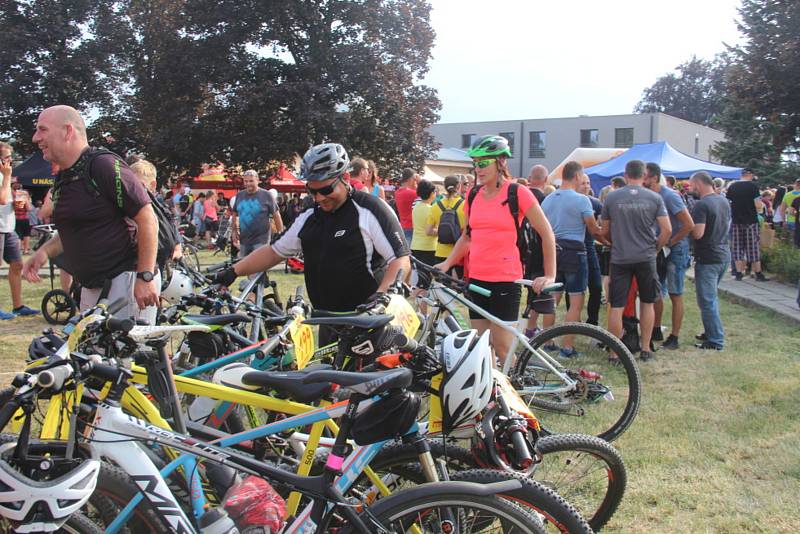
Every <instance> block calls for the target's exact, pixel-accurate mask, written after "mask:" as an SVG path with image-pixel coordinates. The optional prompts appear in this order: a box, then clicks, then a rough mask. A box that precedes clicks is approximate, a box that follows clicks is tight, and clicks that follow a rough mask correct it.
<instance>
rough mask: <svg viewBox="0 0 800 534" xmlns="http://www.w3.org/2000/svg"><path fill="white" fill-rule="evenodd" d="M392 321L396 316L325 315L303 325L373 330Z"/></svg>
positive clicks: (309, 320)
mask: <svg viewBox="0 0 800 534" xmlns="http://www.w3.org/2000/svg"><path fill="white" fill-rule="evenodd" d="M324 313H326V312H323V314H324ZM327 313H330V312H327ZM312 315H318V313H317V312H314V313H313V314H312ZM392 319H394V315H363V314H359V315H328V316H325V315H323V316H322V317H319V316H317V317H312V318H311V319H306V320H305V321H303V323H304V324H310V325H315V324H316V325H326V326H348V327H351V328H361V329H364V330H372V329H373V328H380V327H381V326H384V325H387V324H389V323H390V322H391V321H392Z"/></svg>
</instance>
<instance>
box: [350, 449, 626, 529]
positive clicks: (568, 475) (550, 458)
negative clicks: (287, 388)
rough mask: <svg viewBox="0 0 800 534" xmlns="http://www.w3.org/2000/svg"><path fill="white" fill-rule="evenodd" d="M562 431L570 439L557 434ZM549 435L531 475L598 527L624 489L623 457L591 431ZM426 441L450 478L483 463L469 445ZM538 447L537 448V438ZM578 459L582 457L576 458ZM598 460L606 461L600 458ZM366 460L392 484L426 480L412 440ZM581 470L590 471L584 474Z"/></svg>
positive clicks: (399, 485) (548, 525)
mask: <svg viewBox="0 0 800 534" xmlns="http://www.w3.org/2000/svg"><path fill="white" fill-rule="evenodd" d="M563 437H567V438H570V439H560V438H563ZM547 439H548V440H550V441H548V442H547V443H545V446H544V447H543V449H544V450H542V449H539V450H540V452H542V454H543V456H544V458H542V461H541V463H539V464H538V465H537V467H536V470H535V471H534V473H533V474H532V475H531V476H530V478H533V479H534V480H536V481H537V482H539V483H540V484H543V485H545V486H547V487H548V488H550V489H552V490H554V491H556V492H557V493H558V494H559V495H560V496H561V497H563V498H564V499H565V500H566V501H567V502H568V503H569V504H571V505H572V506H573V507H574V508H575V509H576V510H577V512H578V513H579V514H580V515H581V516H583V517H584V518H586V520H587V522H588V523H589V526H590V527H591V528H592V529H594V530H598V529H599V528H600V527H602V526H603V525H604V524H605V523H606V522H607V521H608V519H609V518H610V517H611V515H613V513H614V511H615V510H616V508H617V506H619V503H620V501H621V500H622V495H623V494H624V492H625V482H626V472H625V466H624V465H623V464H622V458H621V457H620V456H619V453H617V452H616V450H615V449H614V448H613V447H611V446H610V445H608V444H607V443H606V442H604V441H602V440H601V439H599V438H595V437H593V436H581V435H568V436H552V437H551V438H547ZM541 441H543V440H540V442H541ZM429 443H430V447H431V454H432V455H433V457H434V459H435V460H437V461H438V460H446V466H447V470H448V472H449V473H450V479H451V480H455V479H460V478H459V477H460V476H461V475H459V474H458V473H460V472H462V471H475V470H476V469H478V468H480V467H485V466H481V465H479V464H478V461H477V459H476V458H475V456H474V455H473V454H472V452H471V451H470V450H469V449H466V448H464V447H459V446H458V445H454V444H447V445H446V446H445V445H443V444H442V443H441V441H438V440H436V441H434V440H430V442H429ZM570 447H573V448H570ZM537 448H539V447H538V443H537ZM584 451H585V452H584ZM583 455H593V458H592V459H591V460H587V459H586V458H583ZM577 460H580V463H578V461H577ZM600 462H605V463H603V464H600ZM564 464H566V465H564ZM573 464H574V465H573ZM369 465H370V467H371V468H372V469H373V470H374V471H375V472H376V473H378V474H379V475H380V476H381V478H382V480H383V481H384V482H385V483H388V485H389V486H390V488H391V489H392V490H394V489H396V488H403V487H408V486H411V485H414V484H422V483H424V482H425V479H424V476H423V474H422V469H421V468H420V466H419V460H418V457H417V453H416V450H415V449H414V447H413V446H412V445H411V444H402V443H397V444H391V445H387V446H385V447H383V449H381V451H380V452H379V453H378V454H377V455H376V456H375V458H374V459H373V460H372V462H370V464H369ZM560 466H563V468H560ZM580 468H585V469H586V470H588V469H591V471H590V472H588V473H587V472H586V470H584V471H579V469H580ZM540 470H541V471H540ZM595 470H596V472H595ZM498 472H501V473H502V471H498ZM582 473H585V474H586V475H589V474H591V475H592V476H591V478H587V479H583V478H581V474H582ZM601 474H603V475H607V478H606V488H607V490H606V491H602V485H603V484H602V479H601ZM559 475H560V476H559ZM357 484H363V486H360V487H362V488H367V487H369V486H370V484H369V483H368V481H367V480H366V477H364V479H363V480H361V479H360V480H359V481H358V483H357ZM356 487H359V486H356ZM561 489H564V490H565V491H564V493H562V492H561V491H560V490H561ZM363 491H364V495H366V496H367V497H368V498H370V497H371V495H372V494H373V493H374V490H372V489H371V488H370V489H369V490H363ZM577 497H579V498H577ZM537 498H539V495H538V494H536V493H534V494H531V495H527V496H526V497H525V498H524V499H525V500H526V502H527V500H530V501H531V502H535V499H537ZM576 498H577V499H576ZM518 504H519V502H518ZM530 507H531V508H536V507H537V505H536V504H531V505H530ZM590 518H591V519H590ZM552 526H553V525H552V523H548V522H545V528H546V529H552V528H551V527H552Z"/></svg>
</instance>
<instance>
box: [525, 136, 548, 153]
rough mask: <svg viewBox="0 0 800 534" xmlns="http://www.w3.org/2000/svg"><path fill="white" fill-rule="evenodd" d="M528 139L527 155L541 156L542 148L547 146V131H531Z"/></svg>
mask: <svg viewBox="0 0 800 534" xmlns="http://www.w3.org/2000/svg"><path fill="white" fill-rule="evenodd" d="M530 141H531V142H530V151H529V152H528V157H529V158H543V157H544V150H545V148H546V147H547V132H531V133H530Z"/></svg>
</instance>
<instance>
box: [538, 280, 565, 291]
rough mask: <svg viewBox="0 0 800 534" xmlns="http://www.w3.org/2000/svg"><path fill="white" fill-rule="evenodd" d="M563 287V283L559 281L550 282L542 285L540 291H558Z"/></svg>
mask: <svg viewBox="0 0 800 534" xmlns="http://www.w3.org/2000/svg"><path fill="white" fill-rule="evenodd" d="M563 287H564V284H562V283H561V282H556V283H555V284H550V285H549V286H544V287H543V288H542V293H552V292H553V291H558V290H560V289H561V288H563Z"/></svg>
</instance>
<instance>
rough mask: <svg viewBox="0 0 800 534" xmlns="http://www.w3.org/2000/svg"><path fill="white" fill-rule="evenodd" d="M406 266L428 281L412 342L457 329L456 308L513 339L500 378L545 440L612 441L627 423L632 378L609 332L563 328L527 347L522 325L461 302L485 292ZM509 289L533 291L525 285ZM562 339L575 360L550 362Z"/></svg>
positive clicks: (636, 395) (633, 403)
mask: <svg viewBox="0 0 800 534" xmlns="http://www.w3.org/2000/svg"><path fill="white" fill-rule="evenodd" d="M412 261H413V263H414V265H415V266H416V267H417V270H418V271H419V272H421V273H425V274H427V276H429V277H430V278H432V282H431V285H430V288H428V296H427V297H420V299H421V300H422V301H424V302H425V303H426V304H427V306H428V310H429V311H428V314H427V315H426V316H425V317H424V320H423V321H422V326H421V328H420V333H419V334H418V339H424V340H426V341H428V342H429V343H433V344H434V345H435V344H436V343H437V342H438V341H437V340H438V339H441V337H442V336H444V335H446V334H449V333H451V332H453V331H455V330H457V329H459V328H461V326H460V325H459V324H458V322H457V321H456V320H455V319H454V317H460V312H459V310H458V308H457V307H456V305H457V304H458V305H461V306H464V307H466V308H468V309H470V310H472V311H473V312H475V313H477V314H478V315H480V316H481V317H483V318H484V319H487V320H488V321H490V322H492V323H493V324H496V325H498V326H500V327H501V328H503V329H504V330H506V331H507V332H509V333H512V334H513V335H514V341H513V342H512V344H511V346H510V347H509V351H508V353H507V354H506V357H505V360H504V366H503V369H502V371H503V374H505V375H507V376H508V377H509V378H510V379H511V382H512V383H513V384H514V387H515V388H516V389H517V391H518V392H519V394H520V395H521V396H522V397H523V398H524V399H525V400H526V402H527V403H528V405H529V406H532V407H535V408H536V409H537V417H538V418H539V420H540V421H541V422H542V423H543V426H544V431H545V433H548V432H552V431H558V432H559V433H576V432H577V433H584V434H591V435H596V436H598V437H600V438H602V439H604V440H606V441H613V440H614V439H616V438H618V437H619V436H620V435H621V434H622V433H623V432H624V431H625V430H627V428H628V427H630V425H631V423H633V420H634V419H635V417H636V414H637V412H638V410H639V402H640V398H641V379H640V377H639V370H638V367H637V365H636V363H635V361H634V360H633V356H632V355H631V353H630V351H628V349H627V348H626V347H625V346H624V345H623V344H622V343H621V342H620V341H619V339H617V338H616V337H614V336H613V335H612V334H611V333H610V332H607V331H606V330H603V329H602V328H599V327H597V326H593V325H588V324H585V323H562V324H558V325H555V326H553V327H551V328H547V329H545V330H543V331H541V332H539V333H538V334H537V335H536V336H534V337H533V338H532V339H528V338H527V337H526V336H525V335H524V332H523V330H524V324H522V322H521V321H517V322H516V324H513V325H512V324H509V323H506V322H504V321H502V320H500V319H498V318H497V317H495V316H493V315H491V314H490V313H488V312H487V311H486V310H484V309H482V308H480V307H479V306H476V305H475V304H474V303H472V302H471V301H470V300H469V299H467V298H465V297H464V296H463V295H462V293H467V292H470V291H472V292H475V293H479V294H483V295H486V296H489V295H490V294H489V292H488V291H487V290H486V289H484V288H482V287H480V286H476V285H474V284H469V283H464V282H462V281H460V280H457V279H455V278H452V277H450V276H448V275H447V274H445V273H442V272H441V271H438V270H436V269H434V268H433V267H431V266H429V265H426V264H425V263H423V262H420V261H419V260H417V259H415V258H412ZM516 282H517V283H518V284H521V285H526V286H531V285H532V282H531V281H529V280H517V281H516ZM545 289H546V290H550V291H553V290H555V289H557V288H556V287H555V286H554V287H552V288H545ZM562 336H574V343H575V347H576V349H578V350H579V352H580V353H581V354H582V356H581V357H578V358H571V359H569V360H566V361H563V362H562V361H559V360H557V359H556V358H555V357H554V356H552V355H551V354H549V352H554V353H557V352H558V346H557V345H555V341H556V340H557V339H558V338H560V337H562ZM518 351H519V352H518ZM515 360H516V364H514V361H515ZM612 360H613V361H612ZM512 365H513V367H512ZM551 414H552V415H553V417H550V415H551ZM565 416H568V417H565Z"/></svg>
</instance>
